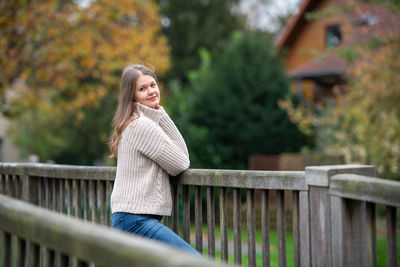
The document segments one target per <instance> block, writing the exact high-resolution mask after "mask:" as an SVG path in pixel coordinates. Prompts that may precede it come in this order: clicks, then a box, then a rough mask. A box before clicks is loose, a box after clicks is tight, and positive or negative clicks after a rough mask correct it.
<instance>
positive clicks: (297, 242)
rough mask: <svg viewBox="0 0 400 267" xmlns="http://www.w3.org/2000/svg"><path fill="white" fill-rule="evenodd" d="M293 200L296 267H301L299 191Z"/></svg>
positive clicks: (293, 196) (294, 192)
mask: <svg viewBox="0 0 400 267" xmlns="http://www.w3.org/2000/svg"><path fill="white" fill-rule="evenodd" d="M292 198H293V213H292V221H293V250H294V266H295V267H299V266H300V224H299V220H300V210H299V191H293V192H292Z"/></svg>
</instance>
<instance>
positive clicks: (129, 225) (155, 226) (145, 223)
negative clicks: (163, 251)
mask: <svg viewBox="0 0 400 267" xmlns="http://www.w3.org/2000/svg"><path fill="white" fill-rule="evenodd" d="M161 219H162V216H158V215H147V214H132V213H126V212H115V213H113V215H112V217H111V225H112V228H115V229H119V230H122V231H124V232H128V233H132V234H135V235H139V236H143V237H146V238H149V239H153V240H159V241H161V242H164V243H167V244H169V245H171V246H173V247H176V248H179V249H183V250H185V251H188V252H191V253H194V254H196V255H198V256H201V255H200V254H199V253H198V252H197V251H196V250H195V249H194V248H192V246H190V245H189V244H188V243H186V242H185V241H184V240H183V239H182V238H180V237H179V236H178V235H177V234H175V232H173V231H172V230H171V229H169V228H168V227H166V226H165V225H164V224H162V223H161Z"/></svg>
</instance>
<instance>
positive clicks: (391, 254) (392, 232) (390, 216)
mask: <svg viewBox="0 0 400 267" xmlns="http://www.w3.org/2000/svg"><path fill="white" fill-rule="evenodd" d="M386 229H387V233H386V241H387V266H389V267H391V266H393V267H397V266H398V259H397V238H396V208H395V207H390V206H386Z"/></svg>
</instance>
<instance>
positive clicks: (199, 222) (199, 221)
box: [194, 186, 203, 254]
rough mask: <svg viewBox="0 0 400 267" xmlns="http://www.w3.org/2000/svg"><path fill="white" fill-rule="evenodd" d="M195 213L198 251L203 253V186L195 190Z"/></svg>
mask: <svg viewBox="0 0 400 267" xmlns="http://www.w3.org/2000/svg"><path fill="white" fill-rule="evenodd" d="M194 190H195V191H194V199H195V200H194V201H195V202H194V211H195V224H196V249H197V251H198V252H199V253H200V254H202V253H203V205H202V194H201V186H196V187H195V189H194Z"/></svg>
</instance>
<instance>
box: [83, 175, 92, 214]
mask: <svg viewBox="0 0 400 267" xmlns="http://www.w3.org/2000/svg"><path fill="white" fill-rule="evenodd" d="M88 183H89V182H88V181H87V180H83V219H84V220H85V221H87V220H89V218H90V210H89V186H88Z"/></svg>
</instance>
